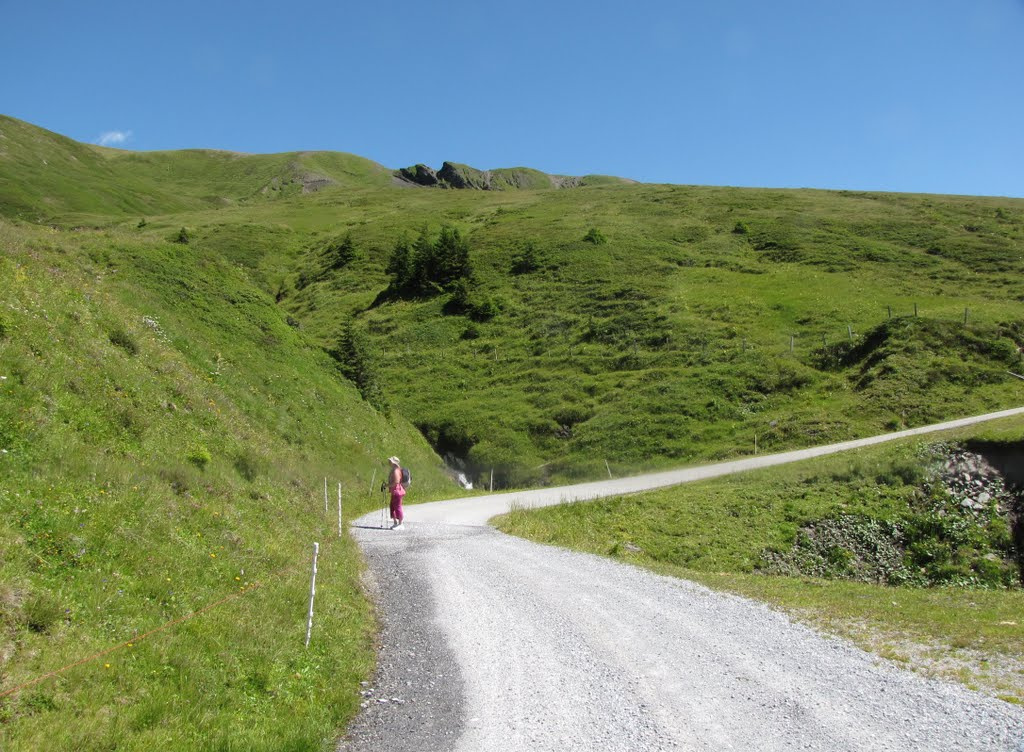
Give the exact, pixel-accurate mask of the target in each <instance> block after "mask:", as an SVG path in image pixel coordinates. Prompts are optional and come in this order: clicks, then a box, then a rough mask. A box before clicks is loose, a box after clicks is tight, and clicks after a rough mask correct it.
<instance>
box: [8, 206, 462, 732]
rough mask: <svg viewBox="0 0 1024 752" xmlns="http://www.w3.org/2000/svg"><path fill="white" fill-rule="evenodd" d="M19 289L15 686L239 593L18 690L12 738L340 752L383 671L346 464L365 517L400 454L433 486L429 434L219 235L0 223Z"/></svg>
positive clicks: (438, 479) (11, 400)
mask: <svg viewBox="0 0 1024 752" xmlns="http://www.w3.org/2000/svg"><path fill="white" fill-rule="evenodd" d="M0 300H2V301H3V306H2V307H0V449H2V450H3V452H2V453H0V464H2V466H3V469H2V477H3V482H2V484H0V540H3V541H4V545H3V548H2V553H0V656H2V658H0V660H2V663H0V671H2V673H0V691H3V690H6V689H8V688H11V687H14V686H16V685H18V684H20V683H22V682H25V681H29V680H31V679H33V678H35V677H38V676H40V675H42V674H45V673H46V672H47V671H51V670H54V669H57V668H59V667H61V666H64V665H66V664H70V663H72V662H75V661H77V660H79V659H81V658H83V657H86V656H89V655H92V654H93V653H96V652H99V651H102V650H105V649H108V648H111V647H114V646H118V645H123V644H124V643H125V642H126V641H131V640H132V639H133V638H134V637H135V636H136V635H138V634H140V633H144V632H146V631H148V630H150V629H153V628H156V627H158V626H159V625H162V624H164V623H166V622H168V621H170V620H173V619H176V618H178V617H182V616H185V615H187V614H190V613H192V612H193V611H195V610H197V609H202V608H203V607H205V606H207V605H209V604H213V603H217V602H219V601H221V599H224V598H226V597H229V596H232V595H238V597H237V598H234V599H231V600H228V601H226V602H224V603H222V604H221V605H219V606H217V607H216V608H214V609H212V610H210V611H208V612H205V613H202V614H201V615H200V616H198V617H197V618H195V619H192V620H189V621H186V622H184V623H182V624H180V625H177V626H174V627H173V628H171V629H169V630H167V631H164V632H160V633H158V634H155V635H153V636H151V637H149V638H147V639H144V640H141V641H138V642H136V643H135V644H133V645H132V646H131V647H125V648H123V649H121V650H118V651H116V652H114V653H111V654H109V655H106V656H104V657H103V658H102V659H100V660H98V661H94V662H91V663H86V664H84V665H82V666H79V667H77V668H73V669H71V670H70V671H68V672H66V673H64V674H62V675H60V676H59V677H57V678H54V679H50V680H47V681H45V682H43V683H41V684H38V685H36V686H33V687H31V688H28V689H26V690H24V691H22V692H20V693H18V694H15V695H12V696H9V697H5V698H3V699H2V700H0V719H2V723H0V746H2V747H3V748H4V749H10V750H15V749H26V750H27V749H40V748H44V747H45V748H47V749H69V750H70V749H115V748H116V749H119V750H124V749H153V748H156V747H160V748H169V749H226V748H232V749H267V750H278V749H285V748H287V749H320V748H323V747H324V746H325V745H327V743H328V742H329V740H330V739H331V738H333V736H334V735H335V734H336V733H337V730H338V729H339V728H340V727H341V726H342V725H343V724H344V722H345V720H346V719H347V718H348V717H350V716H351V714H352V713H353V712H354V710H355V709H356V705H357V700H358V696H357V693H356V688H357V682H358V680H359V679H361V678H363V677H365V676H366V675H367V674H368V672H369V671H370V669H371V667H372V662H373V646H372V635H371V634H370V629H371V624H372V620H371V618H370V613H369V609H368V604H367V602H366V600H365V598H364V597H363V595H362V594H361V592H360V588H359V584H358V572H359V564H358V558H357V556H356V553H355V551H354V547H353V545H352V543H351V541H349V540H348V539H347V538H346V539H344V540H340V541H339V540H338V539H337V538H336V532H334V531H336V519H335V518H333V517H332V516H331V515H328V516H327V518H326V519H325V516H324V512H323V508H322V504H323V497H322V493H323V492H322V483H323V478H324V477H325V476H327V477H330V478H331V505H332V514H333V513H334V510H333V506H334V504H335V500H334V485H333V484H334V483H335V482H337V481H340V482H342V483H343V487H344V493H345V498H346V499H347V502H346V503H347V507H346V513H347V516H348V517H351V516H354V515H356V514H359V513H361V512H363V511H366V510H367V509H368V508H370V507H372V506H375V504H376V500H375V499H373V500H371V499H370V498H369V497H368V494H367V491H368V489H369V485H370V479H371V477H372V470H373V469H374V468H379V469H380V471H381V472H382V471H383V467H382V465H381V458H383V457H386V456H387V455H389V454H392V453H396V452H397V453H398V454H400V456H403V458H406V459H407V462H409V464H410V465H411V466H413V467H415V468H416V469H417V478H416V488H417V491H418V494H419V495H420V496H421V497H424V496H427V497H429V496H430V495H431V494H432V493H439V492H440V490H441V489H443V488H447V487H448V485H449V483H448V481H446V479H445V478H444V477H443V475H442V474H441V473H440V472H439V470H438V465H437V463H436V458H434V457H433V455H432V453H431V452H430V450H429V448H428V447H427V446H426V444H425V443H424V442H423V441H422V439H421V438H420V437H419V436H418V435H417V434H416V433H415V432H414V431H413V430H412V429H411V427H410V426H408V424H406V423H404V422H402V421H401V420H400V419H398V418H397V417H395V418H392V419H387V418H385V417H383V416H381V415H379V414H377V413H376V412H374V411H373V410H372V409H370V408H368V407H367V406H366V405H365V403H363V402H362V401H361V400H360V399H359V397H358V395H357V394H356V393H355V391H354V389H353V388H352V387H351V386H350V385H349V384H348V383H347V382H345V381H343V380H341V379H339V378H338V376H337V374H336V371H335V369H334V367H333V365H332V363H331V362H330V360H329V359H328V358H327V357H326V356H325V355H323V353H322V352H320V351H319V350H318V349H316V348H314V347H311V346H310V345H309V344H308V343H307V342H306V340H305V338H304V337H303V336H302V335H301V333H298V332H296V331H295V330H294V329H293V328H291V327H289V326H288V325H287V324H286V323H285V321H284V319H283V316H282V314H281V313H280V311H279V310H278V309H276V308H275V306H274V305H273V301H272V299H271V298H269V297H268V296H267V295H266V294H265V293H263V292H261V291H260V290H259V289H258V288H256V287H254V286H253V285H252V284H251V282H250V281H249V280H248V278H247V276H246V275H245V274H244V273H242V271H240V270H239V268H238V267H236V266H235V265H233V264H230V263H226V262H225V261H223V260H222V259H221V258H220V257H218V256H217V255H215V254H212V253H208V252H203V251H202V250H201V249H199V248H196V247H193V246H180V245H172V244H167V243H163V242H160V241H156V242H148V241H145V240H140V239H138V238H137V237H131V236H127V235H125V234H123V233H120V232H116V231H114V232H95V231H79V232H59V231H52V230H47V229H42V228H32V227H25V226H16V225H12V224H9V223H7V222H3V221H0ZM314 540H316V541H320V542H321V543H322V544H323V546H324V548H323V553H322V558H321V564H320V578H319V581H318V583H319V584H318V591H319V597H318V601H317V603H318V608H317V617H316V627H315V630H314V639H313V642H312V644H311V646H310V649H309V650H303V647H302V642H303V636H304V632H305V608H306V598H307V592H308V559H309V555H310V552H311V543H312V542H313V541H314ZM282 570H286V571H282ZM257 584H258V585H260V587H253V586H255V585H257ZM72 718H74V719H75V720H74V722H73V723H71V722H69V719H72Z"/></svg>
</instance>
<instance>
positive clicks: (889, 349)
mask: <svg viewBox="0 0 1024 752" xmlns="http://www.w3.org/2000/svg"><path fill="white" fill-rule="evenodd" d="M238 213H239V215H243V214H245V212H242V211H239V212H238ZM248 216H253V215H248ZM260 216H261V218H262V219H263V221H264V222H267V223H271V222H273V221H276V222H280V223H284V224H287V225H288V226H289V227H291V228H293V229H294V230H295V231H296V232H297V233H298V238H297V239H300V238H301V236H302V234H303V233H313V232H317V231H323V230H327V229H332V230H341V231H347V232H351V233H352V235H353V238H354V239H355V241H356V244H357V246H358V247H359V248H360V251H361V257H360V258H359V259H357V260H356V261H355V262H353V264H351V265H350V267H349V268H348V269H346V270H343V271H342V272H341V273H340V274H337V275H332V276H331V277H329V278H327V279H325V280H323V281H322V282H318V283H315V284H313V285H311V286H309V287H306V288H305V289H303V290H300V291H293V290H292V289H291V286H290V285H291V280H294V276H288V275H287V274H285V273H283V272H282V268H283V267H282V266H281V265H278V266H277V271H276V272H275V273H276V275H277V276H276V277H275V284H277V285H278V286H279V287H280V289H281V290H282V291H283V292H284V293H285V298H284V305H285V306H286V307H287V308H288V309H289V310H290V311H291V312H292V314H293V315H294V316H295V317H296V318H297V319H299V320H300V321H302V322H303V324H304V326H306V327H307V329H308V330H309V331H310V332H312V333H313V334H314V335H315V336H317V337H318V338H319V339H320V340H321V341H322V342H324V343H325V344H326V343H329V342H331V341H332V339H333V338H334V337H336V336H337V333H338V332H339V331H340V330H341V328H342V327H343V325H344V323H345V322H346V321H348V320H349V319H350V318H351V317H352V316H355V317H356V321H357V326H360V327H362V328H363V329H364V330H365V331H366V332H367V334H368V336H369V337H370V338H371V340H372V341H373V342H374V343H375V345H376V346H377V347H379V348H380V349H379V350H376V351H375V352H376V353H377V356H378V357H379V362H378V364H377V367H378V368H379V370H380V373H381V375H382V379H383V380H384V382H385V385H386V387H387V388H388V389H389V391H391V392H392V393H393V394H394V399H395V403H396V404H397V405H398V407H399V409H400V410H401V411H402V412H403V413H404V414H406V415H408V416H409V417H410V418H411V419H413V420H414V421H415V422H416V423H417V424H418V425H420V426H421V427H422V428H423V429H424V431H425V432H426V433H427V434H428V435H431V436H433V437H440V442H441V443H444V442H445V441H447V442H448V443H451V444H454V445H461V448H462V450H463V451H465V450H466V449H471V448H472V450H473V451H472V455H471V456H474V457H475V458H476V459H477V460H478V462H479V465H480V466H481V467H486V466H489V465H490V464H494V465H495V466H496V467H498V469H499V475H500V476H501V482H511V483H526V482H535V481H537V480H542V479H543V478H544V477H548V478H551V479H555V480H557V479H560V478H565V477H579V476H581V475H594V474H597V473H598V472H600V471H601V470H603V460H604V459H607V460H609V462H610V463H611V464H612V467H613V470H617V471H618V472H627V471H630V470H634V469H638V468H640V467H643V466H657V465H662V464H665V463H679V462H687V461H694V460H700V459H708V458H718V457H725V456H730V455H735V454H737V453H743V452H746V451H749V450H750V448H751V447H752V445H753V441H754V435H755V434H756V435H757V436H758V440H759V442H760V444H761V446H762V447H768V448H783V447H787V446H797V445H805V444H808V443H813V442H814V441H819V440H838V439H845V438H850V437H854V436H858V435H865V434H870V433H874V432H877V431H879V430H884V429H886V428H896V427H900V426H904V425H919V424H922V423H924V422H928V421H932V420H937V419H941V418H947V417H952V416H956V415H962V414H966V413H970V412H972V411H983V410H987V409H991V408H994V407H1000V406H1007V405H1015V404H1019V401H1020V394H1021V392H1020V386H1019V383H1018V382H1015V381H1014V380H1013V379H1012V378H1011V377H1009V376H1007V375H1006V374H1005V371H1006V369H1007V368H1008V367H1013V366H1016V364H1017V363H1018V356H1017V353H1016V352H1015V348H1016V347H1019V346H1020V345H1021V344H1022V343H1024V337H1022V326H1024V324H1022V321H1024V317H1022V315H1021V305H1020V304H1021V295H1020V292H1019V290H1018V289H1017V282H1016V281H1017V280H1018V279H1019V277H1020V275H1021V274H1022V273H1024V261H1022V258H1021V252H1020V247H1021V243H1022V242H1024V202H1021V201H1014V200H997V199H972V198H961V197H937V196H904V195H889V194H869V195H865V194H845V193H828V192H816V191H767V190H765V191H753V190H740V189H714V188H692V187H673V186H601V187H594V188H581V189H576V190H567V191H558V192H550V191H547V192H531V191H524V192H518V193H513V192H504V193H502V194H500V195H496V194H487V193H482V192H453V191H443V192H437V191H428V190H413V189H407V190H405V191H395V192H388V193H387V194H380V193H376V192H372V191H365V192H358V193H354V194H350V195H347V196H346V197H345V198H344V199H340V198H338V197H336V196H333V195H327V194H325V195H323V196H318V197H316V199H315V200H314V201H312V202H308V203H304V204H303V205H302V207H301V210H300V208H299V206H298V204H297V203H294V204H288V203H287V202H282V203H279V204H275V205H273V206H268V207H264V208H261V212H260ZM195 221H196V223H197V224H200V225H201V224H202V223H203V222H205V221H207V220H206V219H205V218H204V217H199V216H197V217H196V218H195ZM424 223H427V224H429V225H430V226H431V227H432V228H435V229H436V228H437V227H439V226H440V224H442V223H452V224H455V225H456V226H457V227H459V228H460V229H461V230H462V231H463V233H464V234H466V235H467V236H468V237H469V238H470V242H471V243H472V246H473V249H474V264H475V267H476V270H477V277H478V289H479V292H480V294H481V295H482V296H484V297H490V298H491V299H493V300H495V301H496V302H498V303H499V304H500V305H501V307H502V309H503V310H502V313H501V314H500V315H498V316H497V317H496V318H494V319H493V320H492V321H489V322H484V323H476V322H471V321H469V320H467V318H466V317H464V316H445V315H443V314H442V310H443V306H444V302H445V298H444V297H443V296H442V297H440V298H435V299H433V300H427V301H407V302H393V303H388V304H385V305H382V306H378V307H370V306H371V304H372V302H373V300H374V298H375V296H376V294H377V293H378V292H379V291H380V290H382V289H383V288H384V287H385V286H386V284H387V279H386V277H385V276H384V274H383V265H384V262H385V260H386V257H387V255H388V253H389V251H390V248H391V246H392V245H393V243H394V242H395V240H396V239H397V238H398V237H399V236H400V235H401V234H402V233H406V234H408V235H410V236H411V237H415V235H416V233H417V232H418V229H419V228H420V227H421V226H422V225H423V224H424ZM738 223H742V228H743V229H744V230H745V231H744V232H736V231H735V230H736V229H737V224H738ZM589 227H598V228H599V229H601V231H602V232H603V233H604V235H605V236H606V237H607V238H608V242H607V243H606V244H604V245H593V244H591V243H587V242H584V241H583V240H582V238H583V237H584V235H585V234H586V233H587V231H588V228H589ZM526 240H532V241H534V242H535V244H536V245H537V246H538V248H539V249H540V250H541V252H542V253H543V254H544V256H545V257H546V263H545V265H544V268H543V269H541V270H540V271H538V272H535V273H532V274H524V275H515V274H512V273H511V272H510V268H511V266H512V256H513V255H514V253H515V252H516V249H517V247H518V246H519V245H521V243H523V242H524V241H526ZM301 245H302V244H301V242H300V243H299V249H301ZM267 261H270V260H269V259H267ZM289 262H290V263H293V264H296V265H297V266H298V267H299V268H310V267H315V265H316V263H317V262H316V259H314V258H311V257H309V256H304V255H303V254H302V253H301V252H298V251H297V252H296V253H295V254H294V255H293V257H292V258H291V259H290V260H289ZM271 265H273V264H271ZM915 304H917V306H918V308H919V311H920V313H921V317H922V321H920V322H907V321H905V320H903V321H897V322H895V323H894V324H891V325H886V328H883V329H878V327H880V326H883V325H885V322H886V321H887V316H888V309H889V308H890V307H891V309H892V312H893V316H894V317H897V318H898V317H901V316H912V313H913V310H914V306H915ZM965 308H968V309H969V326H968V327H967V329H966V334H965V332H964V331H963V327H962V321H963V315H964V309H965ZM937 322H938V323H937ZM958 322H959V323H958ZM848 327H849V328H852V330H853V332H854V334H855V337H857V338H858V339H857V341H858V342H860V341H862V339H863V337H864V335H865V334H872V333H873V335H874V336H872V337H870V339H869V341H870V342H871V343H873V344H874V345H876V346H877V347H878V348H879V350H878V351H877V352H874V351H872V352H869V351H865V350H863V348H861V349H855V350H854V351H853V352H852V353H847V352H846V350H847V349H849V345H848V344H844V343H847V342H848V341H849V336H848V331H849V329H848ZM791 335H795V340H794V346H793V347H794V351H793V352H792V353H791V352H790V350H789V347H790V336H791ZM823 338H824V342H825V343H826V346H825V347H823V345H822V342H823ZM389 342H390V343H392V345H393V344H394V343H396V342H397V343H400V344H399V347H400V349H401V350H402V351H403V355H402V357H401V365H400V366H399V367H393V365H394V364H393V363H391V362H390V361H391V358H392V357H393V351H392V354H391V355H385V354H384V353H385V351H386V349H387V345H388V343H389ZM392 350H393V348H392ZM858 358H859V359H858ZM567 428H568V429H569V430H566V429H567ZM542 463H548V464H547V465H546V466H545V471H544V472H546V473H547V475H546V476H545V475H542V474H541V473H540V472H532V471H531V468H534V467H536V466H538V465H541V464H542Z"/></svg>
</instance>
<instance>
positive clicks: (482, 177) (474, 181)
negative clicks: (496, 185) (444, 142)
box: [437, 162, 491, 191]
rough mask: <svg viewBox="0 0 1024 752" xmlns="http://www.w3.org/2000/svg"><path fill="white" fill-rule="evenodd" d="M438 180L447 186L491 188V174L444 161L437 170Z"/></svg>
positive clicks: (477, 188)
mask: <svg viewBox="0 0 1024 752" xmlns="http://www.w3.org/2000/svg"><path fill="white" fill-rule="evenodd" d="M437 178H438V180H439V181H440V182H441V183H443V184H444V185H445V186H446V187H448V188H461V189H466V188H471V189H476V190H479V191H489V190H491V176H490V174H489V173H488V172H485V171H481V170H477V169H476V168H473V167H470V166H469V165H463V164H457V163H455V162H445V163H444V164H443V165H441V169H440V170H438V171H437Z"/></svg>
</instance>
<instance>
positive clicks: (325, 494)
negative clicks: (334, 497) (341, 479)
mask: <svg viewBox="0 0 1024 752" xmlns="http://www.w3.org/2000/svg"><path fill="white" fill-rule="evenodd" d="M324 514H327V478H324Z"/></svg>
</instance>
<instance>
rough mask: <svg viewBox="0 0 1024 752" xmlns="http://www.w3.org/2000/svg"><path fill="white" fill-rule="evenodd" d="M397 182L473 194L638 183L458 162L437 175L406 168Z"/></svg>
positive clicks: (424, 169)
mask: <svg viewBox="0 0 1024 752" xmlns="http://www.w3.org/2000/svg"><path fill="white" fill-rule="evenodd" d="M394 180H395V182H396V183H398V184H400V185H416V186H423V187H426V188H452V189H455V190H473V191H508V190H545V189H547V190H550V189H563V188H578V187H580V186H583V185H591V184H599V183H633V182H635V181H632V180H626V179H623V178H614V177H608V176H601V175H587V176H584V177H573V176H571V175H549V174H547V173H546V172H541V171H540V170H534V169H531V168H529V167H509V168H502V169H497V170H478V169H476V168H475V167H470V166H469V165H464V164H459V163H458V162H445V163H444V164H443V165H441V169H440V170H437V171H436V172H435V171H434V170H433V169H431V168H430V167H427V166H426V165H424V164H416V165H413V166H412V167H403V168H402V169H400V170H396V171H395V172H394Z"/></svg>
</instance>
